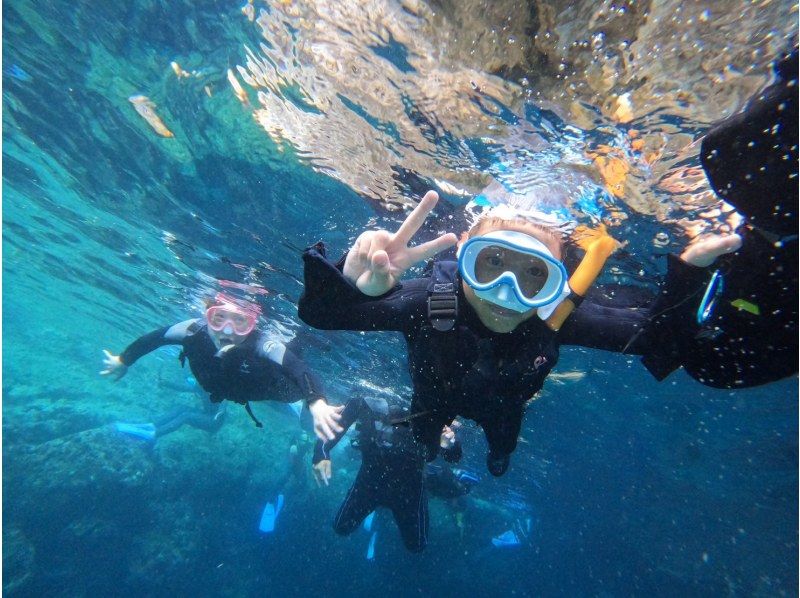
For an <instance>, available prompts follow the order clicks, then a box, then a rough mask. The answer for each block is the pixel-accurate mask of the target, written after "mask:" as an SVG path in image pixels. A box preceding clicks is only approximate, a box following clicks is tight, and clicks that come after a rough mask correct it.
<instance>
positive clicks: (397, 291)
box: [297, 243, 428, 331]
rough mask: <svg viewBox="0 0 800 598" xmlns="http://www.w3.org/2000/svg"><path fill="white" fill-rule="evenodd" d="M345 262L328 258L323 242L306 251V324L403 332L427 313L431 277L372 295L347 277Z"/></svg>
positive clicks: (301, 311)
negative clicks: (344, 267) (375, 295)
mask: <svg viewBox="0 0 800 598" xmlns="http://www.w3.org/2000/svg"><path fill="white" fill-rule="evenodd" d="M343 263H344V262H343V260H340V262H339V263H338V264H334V263H332V262H330V261H328V260H327V259H326V257H325V246H324V245H323V244H322V243H317V244H316V245H314V246H312V247H309V248H308V249H306V251H305V252H304V253H303V265H304V276H305V289H304V291H303V294H302V296H301V297H300V301H299V302H298V305H297V308H298V315H299V316H300V319H301V320H303V321H304V322H305V323H306V324H309V325H310V326H313V327H314V328H320V329H323V330H395V331H403V330H405V329H406V328H407V327H408V326H409V325H410V324H411V323H412V322H419V321H421V320H420V319H419V318H421V317H424V316H425V307H426V305H427V303H426V301H427V296H428V293H427V286H428V281H427V280H425V279H412V280H408V281H405V282H402V283H400V284H399V285H397V286H396V287H395V288H394V289H392V290H391V291H389V292H388V293H385V294H384V295H381V296H380V297H370V296H368V295H365V294H363V293H362V292H361V291H359V290H358V288H356V286H355V285H354V284H353V283H352V282H350V281H349V280H347V279H346V278H345V277H344V275H343V274H342V271H341V268H342V267H343Z"/></svg>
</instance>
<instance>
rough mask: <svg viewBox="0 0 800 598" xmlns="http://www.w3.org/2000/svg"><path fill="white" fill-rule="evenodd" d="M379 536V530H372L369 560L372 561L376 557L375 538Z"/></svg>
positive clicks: (368, 552) (368, 551) (368, 553)
mask: <svg viewBox="0 0 800 598" xmlns="http://www.w3.org/2000/svg"><path fill="white" fill-rule="evenodd" d="M377 537H378V532H372V536H371V537H370V539H369V546H367V560H368V561H372V560H374V559H375V539H376V538H377Z"/></svg>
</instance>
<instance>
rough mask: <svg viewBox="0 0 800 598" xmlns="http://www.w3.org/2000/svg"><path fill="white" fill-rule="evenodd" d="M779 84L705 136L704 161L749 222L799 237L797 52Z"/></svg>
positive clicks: (782, 68)
mask: <svg viewBox="0 0 800 598" xmlns="http://www.w3.org/2000/svg"><path fill="white" fill-rule="evenodd" d="M775 71H776V74H777V75H778V80H777V81H776V82H775V83H773V84H772V85H770V86H769V87H767V88H766V89H764V90H763V91H761V92H760V93H758V94H756V95H755V96H754V97H752V98H751V99H750V101H749V102H748V104H747V106H746V107H745V109H744V110H743V111H742V112H740V113H738V114H734V115H733V116H731V117H730V118H728V119H726V120H724V121H722V122H720V123H718V124H717V125H715V126H714V127H713V128H712V129H710V130H709V131H708V133H707V134H706V136H705V137H704V138H703V142H702V147H701V150H700V160H701V162H702V165H703V170H705V172H706V175H707V176H708V180H709V182H710V183H711V186H712V187H713V188H714V191H715V192H716V194H717V195H718V196H720V197H722V198H723V199H725V201H727V202H728V203H730V204H732V205H733V206H735V207H736V209H737V210H738V211H739V212H740V213H742V214H744V215H745V216H746V217H747V220H748V221H749V223H750V224H753V225H755V226H758V227H761V228H765V229H767V230H769V231H771V232H773V233H776V234H779V235H796V234H797V131H798V124H797V123H798V121H797V113H798V100H797V73H798V58H797V48H795V49H794V51H793V52H791V54H789V55H788V56H785V57H784V58H783V59H782V60H781V61H780V62H778V64H777V65H776V69H775Z"/></svg>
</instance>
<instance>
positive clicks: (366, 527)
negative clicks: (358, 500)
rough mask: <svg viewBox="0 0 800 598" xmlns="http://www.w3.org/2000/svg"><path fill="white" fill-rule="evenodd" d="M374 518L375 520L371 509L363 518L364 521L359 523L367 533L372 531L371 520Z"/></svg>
mask: <svg viewBox="0 0 800 598" xmlns="http://www.w3.org/2000/svg"><path fill="white" fill-rule="evenodd" d="M374 520H375V511H372V513H370V514H369V515H367V518H366V519H364V523H362V524H361V525H362V527H363V528H364V531H365V532H367V533H369V532H371V531H372V522H373V521H374Z"/></svg>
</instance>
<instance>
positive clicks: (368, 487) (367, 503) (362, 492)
mask: <svg viewBox="0 0 800 598" xmlns="http://www.w3.org/2000/svg"><path fill="white" fill-rule="evenodd" d="M382 473H383V470H382V468H379V467H377V466H376V464H373V463H366V462H362V463H361V469H359V470H358V475H357V476H356V481H355V482H353V486H352V487H351V488H350V491H349V492H348V493H347V496H346V497H345V499H344V502H343V503H342V506H341V507H339V512H338V513H337V514H336V517H335V518H334V520H333V529H334V531H335V532H336V533H337V534H339V535H342V536H347V535H348V534H351V533H353V532H354V531H355V530H356V528H358V526H359V525H361V522H362V521H364V518H366V516H367V515H369V514H370V513H371V512H372V511H374V510H375V508H376V507H377V506H378V503H379V496H380V494H379V492H381V491H382V488H381V485H382V484H384V485H385V484H388V483H391V482H389V481H387V480H385V479H384V478H383V475H382Z"/></svg>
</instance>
